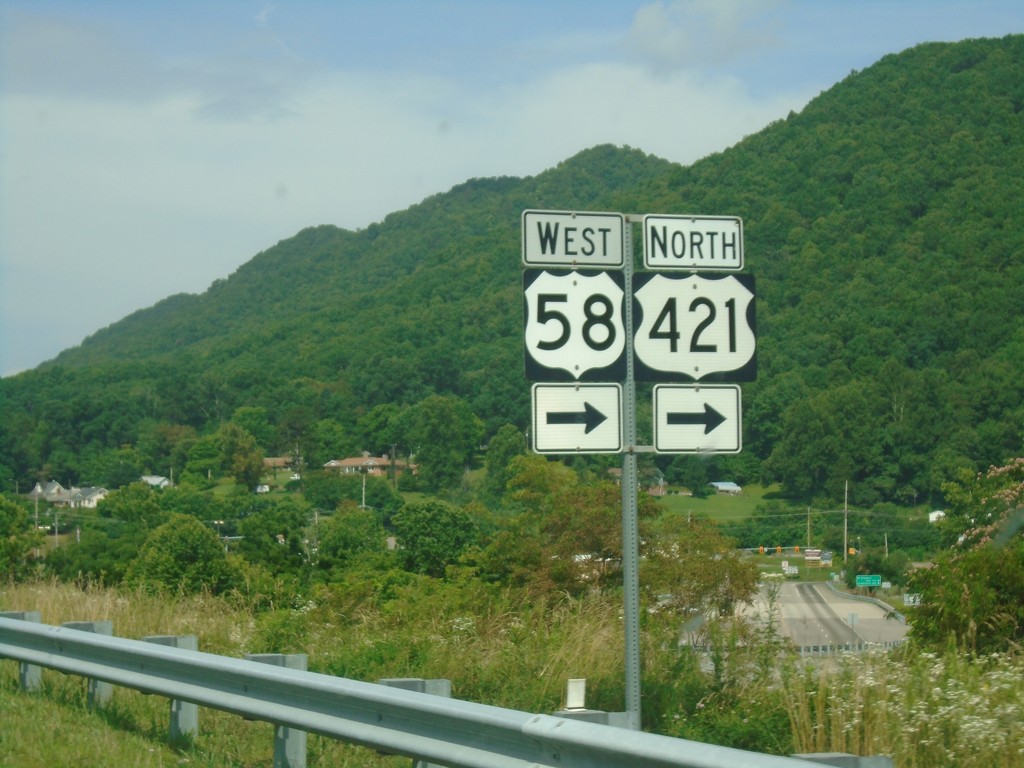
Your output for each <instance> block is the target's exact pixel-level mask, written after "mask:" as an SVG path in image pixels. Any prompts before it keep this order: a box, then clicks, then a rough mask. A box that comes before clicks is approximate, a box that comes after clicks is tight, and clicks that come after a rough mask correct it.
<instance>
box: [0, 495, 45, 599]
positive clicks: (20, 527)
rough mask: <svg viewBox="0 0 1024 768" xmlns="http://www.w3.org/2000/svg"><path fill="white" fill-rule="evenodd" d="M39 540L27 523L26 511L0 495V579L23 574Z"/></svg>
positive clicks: (35, 532)
mask: <svg viewBox="0 0 1024 768" xmlns="http://www.w3.org/2000/svg"><path fill="white" fill-rule="evenodd" d="M40 538H41V537H40V536H39V533H38V531H34V530H33V529H32V527H31V524H30V523H29V514H28V510H26V509H25V508H24V507H22V506H21V505H20V504H18V503H17V502H15V501H12V500H10V499H8V498H7V497H6V496H3V495H0V577H3V578H8V579H11V578H16V577H18V576H20V575H22V574H23V573H25V571H26V570H27V569H28V562H29V556H30V555H31V553H32V549H33V547H37V546H39V544H40Z"/></svg>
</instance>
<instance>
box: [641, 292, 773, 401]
mask: <svg viewBox="0 0 1024 768" xmlns="http://www.w3.org/2000/svg"><path fill="white" fill-rule="evenodd" d="M633 307H634V311H633V325H634V328H636V333H635V335H634V337H633V350H634V357H635V362H636V366H635V367H636V379H637V381H730V382H731V381H753V380H754V379H755V378H756V377H757V358H756V357H755V352H756V348H757V341H756V337H755V335H754V325H755V322H754V278H753V277H751V276H750V275H719V276H715V277H707V276H703V275H663V274H656V273H652V272H645V273H642V274H636V275H633Z"/></svg>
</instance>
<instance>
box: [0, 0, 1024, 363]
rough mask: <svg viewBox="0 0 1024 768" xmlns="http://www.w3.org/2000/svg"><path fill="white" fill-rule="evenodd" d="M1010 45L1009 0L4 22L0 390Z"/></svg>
mask: <svg viewBox="0 0 1024 768" xmlns="http://www.w3.org/2000/svg"><path fill="white" fill-rule="evenodd" d="M1022 32H1024V2H1020V0H845V1H842V2H841V1H840V0H655V1H654V2H640V1H637V2H634V1H633V0H515V1H512V0H493V1H489V0H335V1H333V2H332V1H330V0H292V1H290V2H285V0H277V2H270V1H268V0H202V1H201V0H174V1H173V2H172V1H171V0H147V2H138V1H137V0H0V376H8V375H12V374H15V373H17V372H20V371H23V370H27V369H31V368H34V367H35V366H37V365H39V364H40V363H42V362H44V361H46V360H50V359H52V358H53V357H55V356H56V355H57V354H58V353H59V352H60V351H62V350H64V349H66V348H69V347H73V346H77V345H78V344H80V343H81V342H82V341H83V340H84V339H85V338H86V337H87V336H89V335H91V334H92V333H95V332H96V331H98V330H100V329H102V328H104V327H106V326H108V325H111V324H113V323H115V322H117V321H118V320H120V319H122V318H124V317H126V316H127V315H129V314H131V313H132V312H134V311H136V310H139V309H143V308H146V307H150V306H152V305H153V304H155V303H156V302H158V301H160V300H161V299H164V298H166V297H168V296H171V295H174V294H178V293H202V292H203V291H205V290H206V289H207V288H208V287H209V285H210V284H211V283H212V282H213V281H214V280H217V279H221V278H225V277H228V276H229V275H230V274H231V273H233V272H234V271H235V270H236V269H238V268H239V267H240V266H241V265H243V264H244V263H246V262H247V261H249V260H250V259H251V258H252V257H253V256H255V255H256V254H257V253H259V252H261V251H263V250H266V249H267V248H270V247H272V246H273V245H274V244H276V243H277V242H279V241H281V240H284V239H287V238H289V237H291V236H292V235H294V234H296V233H297V232H298V231H299V230H301V229H303V228H305V227H308V226H315V225H320V224H333V225H335V226H338V227H343V228H346V229H353V230H357V229H362V228H364V227H366V226H368V225H369V224H372V223H374V222H378V221H381V220H382V219H383V218H384V217H385V216H387V215H388V214H389V213H392V212H395V211H400V210H404V209H405V208H408V207H409V206H411V205H415V204H416V203H418V202H420V201H421V200H423V199H424V198H426V197H429V196H431V195H434V194H437V193H440V192H445V191H447V190H449V189H450V188H451V187H453V186H455V185H456V184H459V183H461V182H463V181H466V180H467V179H470V178H479V177H489V176H533V175H535V174H538V173H541V172H542V171H544V170H546V169H548V168H551V167H553V166H555V165H557V164H558V163H559V162H561V161H563V160H566V159H568V158H569V157H572V156H573V155H575V154H577V153H578V152H580V151H582V150H584V149H587V148H589V147H592V146H595V145H598V144H604V143H612V144H617V145H628V146H631V147H635V148H638V149H641V150H643V151H645V152H648V153H650V154H654V155H657V156H659V157H662V158H665V159H668V160H671V161H673V162H677V163H681V164H689V163H692V162H694V161H695V160H698V159H700V158H701V157H704V156H706V155H708V154H711V153H714V152H719V151H722V150H724V149H727V148H728V147H730V146H732V145H734V144H736V143H738V142H739V141H741V140H742V139H743V138H744V137H745V136H748V135H751V134H754V133H757V132H758V131H760V130H761V129H762V128H764V127H765V126H766V125H768V124H769V123H771V122H772V121H774V120H778V119H781V118H784V117H785V116H786V115H787V114H789V112H790V111H800V110H801V109H802V108H803V107H804V106H805V105H806V104H807V102H808V101H809V100H810V99H812V98H813V97H815V96H816V95H818V94H819V93H821V92H822V91H825V90H827V89H829V88H830V87H832V86H833V85H835V84H836V83H837V82H839V81H840V80H842V79H843V78H844V77H846V76H847V75H848V74H850V72H851V71H855V70H862V69H865V68H867V67H869V66H871V65H872V64H874V63H875V62H876V61H878V60H879V59H880V58H881V57H883V56H885V55H886V54H889V53H897V52H899V51H902V50H904V49H906V48H909V47H912V46H914V45H917V44H919V43H923V42H932V41H955V40H963V39H966V38H973V37H1002V36H1004V35H1006V34H1014V33H1022ZM695 213H702V214H710V215H716V214H722V215H731V214H733V213H734V212H730V211H696V212H695Z"/></svg>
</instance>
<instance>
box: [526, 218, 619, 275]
mask: <svg viewBox="0 0 1024 768" xmlns="http://www.w3.org/2000/svg"><path fill="white" fill-rule="evenodd" d="M624 228H625V217H624V216H623V215H622V214H621V213H589V212H588V213H579V212H573V211H531V210H527V211H523V226H522V233H523V264H524V265H526V266H527V267H573V268H580V269H621V268H622V266H623V265H624V263H625V260H624V257H623V249H622V234H623V231H624Z"/></svg>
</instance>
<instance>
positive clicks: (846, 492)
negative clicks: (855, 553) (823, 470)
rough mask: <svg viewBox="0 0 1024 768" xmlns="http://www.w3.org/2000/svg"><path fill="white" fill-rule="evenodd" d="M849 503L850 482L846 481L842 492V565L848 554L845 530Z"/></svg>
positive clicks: (848, 546)
mask: <svg viewBox="0 0 1024 768" xmlns="http://www.w3.org/2000/svg"><path fill="white" fill-rule="evenodd" d="M849 501H850V481H849V480H847V481H846V486H845V489H844V491H843V562H844V563H845V562H846V556H847V555H848V554H850V543H849V539H848V537H847V535H846V534H847V531H848V530H849V529H848V528H847V518H848V517H849V515H850V510H849V507H848V504H849Z"/></svg>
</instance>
